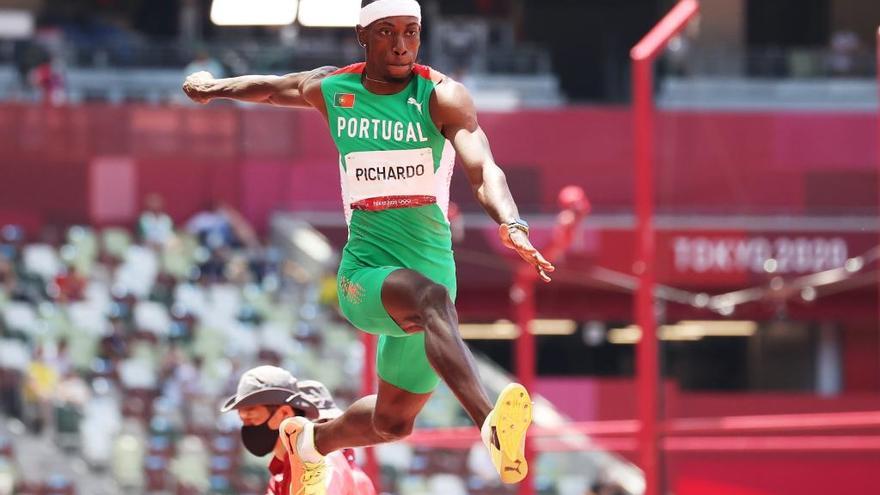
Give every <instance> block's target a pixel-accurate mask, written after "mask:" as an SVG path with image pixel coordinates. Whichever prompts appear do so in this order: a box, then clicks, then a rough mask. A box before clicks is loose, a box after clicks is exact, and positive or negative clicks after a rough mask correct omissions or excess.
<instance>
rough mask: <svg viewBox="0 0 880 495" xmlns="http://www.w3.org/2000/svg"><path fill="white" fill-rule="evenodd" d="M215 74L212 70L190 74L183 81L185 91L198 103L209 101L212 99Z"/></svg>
mask: <svg viewBox="0 0 880 495" xmlns="http://www.w3.org/2000/svg"><path fill="white" fill-rule="evenodd" d="M213 83H214V76H212V75H211V73H210V72H206V71H201V72H196V73H194V74H190V75H189V76H188V77H187V78H186V81H184V82H183V92H184V93H186V96H189V98H190V99H191V100H192V101H194V102H196V103H203V104H204V103H208V102H209V101H211V93H210V92H211V86H212V85H213Z"/></svg>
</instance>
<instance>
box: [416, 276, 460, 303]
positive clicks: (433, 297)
mask: <svg viewBox="0 0 880 495" xmlns="http://www.w3.org/2000/svg"><path fill="white" fill-rule="evenodd" d="M417 297H418V302H419V307H420V308H422V309H428V308H431V309H446V308H449V307H452V306H453V304H452V299H451V298H450V297H449V290H448V289H447V288H446V287H444V286H442V285H440V284H435V283H433V282H432V283H428V284H425V285H424V286H422V287H421V288H420V290H419V291H418V294H417Z"/></svg>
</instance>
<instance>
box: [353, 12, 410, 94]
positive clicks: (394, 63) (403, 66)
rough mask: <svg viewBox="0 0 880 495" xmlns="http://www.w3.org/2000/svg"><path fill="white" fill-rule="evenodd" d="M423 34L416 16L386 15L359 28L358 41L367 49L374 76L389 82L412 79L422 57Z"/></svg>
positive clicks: (370, 69)
mask: <svg viewBox="0 0 880 495" xmlns="http://www.w3.org/2000/svg"><path fill="white" fill-rule="evenodd" d="M421 33H422V27H421V26H420V25H419V20H418V19H417V18H415V17H412V16H397V17H386V18H384V19H379V20H378V21H376V22H374V23H372V24H370V25H369V26H367V27H366V28H362V27H358V33H357V34H358V40H360V42H361V44H365V45H366V48H367V66H368V67H369V74H370V76H371V77H381V78H383V79H386V80H389V81H403V80H405V79H406V78H408V77H409V76H410V74H412V68H413V64H415V63H416V60H417V59H418V56H419V47H420V46H421Z"/></svg>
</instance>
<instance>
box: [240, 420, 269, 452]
mask: <svg viewBox="0 0 880 495" xmlns="http://www.w3.org/2000/svg"><path fill="white" fill-rule="evenodd" d="M271 418H272V415H269V418H268V419H266V421H263V423H261V424H258V425H251V426H242V427H241V441H242V443H243V444H244V448H246V449H247V450H248V452H250V453H251V454H254V455H255V456H257V457H263V456H264V455H266V454H268V453H269V452H272V450H274V449H275V443H276V442H277V441H278V430H273V429H272V428H269V419H271Z"/></svg>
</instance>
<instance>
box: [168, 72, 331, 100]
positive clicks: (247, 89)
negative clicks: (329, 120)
mask: <svg viewBox="0 0 880 495" xmlns="http://www.w3.org/2000/svg"><path fill="white" fill-rule="evenodd" d="M334 70H336V68H335V67H320V68H318V69H314V70H310V71H306V72H295V73H292V74H286V75H283V76H240V77H230V78H225V79H214V78H213V77H212V76H211V74H209V73H207V72H197V73H195V74H192V75H190V76H189V77H187V78H186V81H185V82H184V83H183V91H184V92H185V93H186V94H187V96H189V97H190V98H191V99H192V100H193V101H196V102H198V103H208V102H209V101H211V100H213V99H215V98H227V99H232V100H238V101H247V102H251V103H267V104H271V105H278V106H285V107H306V108H308V107H315V101H314V98H309V95H308V94H307V89H308V87H309V85H310V83H312V82H315V81H320V80H321V79H322V78H323V77H325V76H326V75H328V74H330V73H332V72H333V71H334Z"/></svg>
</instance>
